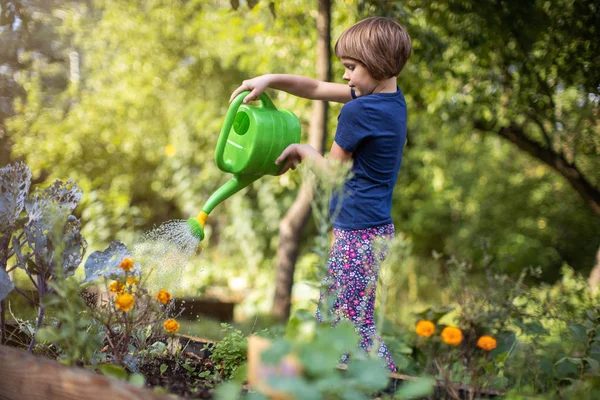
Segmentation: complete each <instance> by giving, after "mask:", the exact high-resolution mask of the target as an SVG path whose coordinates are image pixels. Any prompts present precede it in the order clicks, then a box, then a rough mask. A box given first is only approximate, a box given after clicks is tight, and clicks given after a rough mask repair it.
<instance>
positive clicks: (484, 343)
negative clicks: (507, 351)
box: [477, 335, 497, 351]
mask: <svg viewBox="0 0 600 400" xmlns="http://www.w3.org/2000/svg"><path fill="white" fill-rule="evenodd" d="M496 344H497V343H496V339H494V338H493V337H491V336H488V335H483V336H482V337H480V338H479V340H477V347H479V348H481V349H483V350H485V351H490V350H494V349H495V348H496Z"/></svg>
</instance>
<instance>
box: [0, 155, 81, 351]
mask: <svg viewBox="0 0 600 400" xmlns="http://www.w3.org/2000/svg"><path fill="white" fill-rule="evenodd" d="M30 185H31V171H30V170H29V168H28V167H27V166H26V165H25V164H24V163H22V162H19V163H15V164H11V165H7V166H6V167H3V168H0V188H1V190H0V271H2V272H0V300H2V302H1V304H0V305H1V308H0V323H1V324H2V341H4V340H5V336H6V334H5V329H4V318H5V307H4V297H6V295H7V294H8V293H9V292H10V291H11V290H13V289H14V290H17V291H18V292H19V293H20V294H21V295H23V296H24V297H26V298H27V299H28V300H29V301H30V302H31V303H32V304H33V305H35V306H36V307H37V308H38V314H37V319H36V330H38V329H39V328H40V327H41V325H42V321H43V318H44V314H45V311H46V307H45V305H44V304H43V303H42V298H43V297H44V296H45V295H47V294H49V293H51V292H52V290H53V289H52V288H51V287H50V284H49V282H50V281H51V280H53V279H56V277H57V274H58V273H59V274H60V276H62V277H64V278H66V277H69V276H71V275H73V273H74V272H75V269H76V268H77V267H78V266H79V264H80V263H81V261H82V259H83V256H84V254H85V251H86V248H87V243H86V241H85V239H84V238H83V236H82V235H81V233H80V230H81V224H80V221H79V220H78V219H77V218H76V217H75V216H74V215H72V212H73V210H74V209H75V208H76V207H77V205H78V203H79V201H80V199H81V190H80V189H79V187H78V186H77V185H76V184H75V182H73V181H72V180H68V181H67V182H66V183H63V182H61V181H58V180H57V181H55V182H54V183H53V184H52V185H50V186H49V187H47V188H46V189H45V190H43V191H39V190H37V189H36V191H35V192H33V193H32V194H29V195H28V192H29V187H30ZM23 213H25V215H24V216H22V214H23ZM9 259H14V265H12V266H8V261H9ZM17 268H19V269H21V270H23V271H24V272H25V273H26V275H27V276H28V277H29V280H30V281H31V283H32V284H33V286H34V287H35V289H36V290H37V298H31V297H29V296H28V295H27V294H26V293H24V292H23V291H21V290H20V289H19V288H16V287H15V286H14V284H13V283H12V282H10V280H9V277H8V275H7V274H6V272H10V271H13V270H15V269H17ZM34 345H35V338H33V339H32V340H31V343H30V345H29V349H30V350H31V349H32V348H33V346H34Z"/></svg>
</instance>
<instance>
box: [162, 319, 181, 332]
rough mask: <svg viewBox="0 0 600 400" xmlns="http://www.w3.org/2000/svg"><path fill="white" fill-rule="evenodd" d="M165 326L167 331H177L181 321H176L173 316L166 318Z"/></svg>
mask: <svg viewBox="0 0 600 400" xmlns="http://www.w3.org/2000/svg"><path fill="white" fill-rule="evenodd" d="M163 326H164V327H165V331H167V332H171V333H175V332H177V331H178V330H179V322H177V321H175V320H174V319H173V318H171V319H168V320H166V321H165V323H164V324H163Z"/></svg>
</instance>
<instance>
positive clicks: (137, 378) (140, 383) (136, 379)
mask: <svg viewBox="0 0 600 400" xmlns="http://www.w3.org/2000/svg"><path fill="white" fill-rule="evenodd" d="M129 383H131V384H132V385H133V386H137V387H144V385H146V377H144V375H142V374H137V373H136V374H131V376H129Z"/></svg>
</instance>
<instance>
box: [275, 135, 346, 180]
mask: <svg viewBox="0 0 600 400" xmlns="http://www.w3.org/2000/svg"><path fill="white" fill-rule="evenodd" d="M284 160H285V164H284V165H283V167H282V168H281V171H279V174H278V175H281V174H284V173H285V172H287V170H288V169H290V168H291V169H296V166H297V165H298V164H300V163H301V162H302V161H305V160H311V163H310V165H311V167H312V168H316V169H319V170H321V171H323V170H327V169H329V163H328V160H340V161H342V162H348V161H350V160H352V153H351V152H349V151H346V150H344V149H342V148H341V147H340V146H339V145H338V144H337V143H336V142H333V145H332V146H331V151H330V152H329V156H328V157H327V158H325V157H323V156H322V155H321V154H320V153H319V152H318V151H317V150H315V149H314V148H313V147H312V146H311V145H308V144H291V145H289V146H288V147H286V148H285V150H283V152H282V153H281V155H280V156H279V157H278V158H277V160H275V164H277V165H279V164H280V163H281V162H282V161H284Z"/></svg>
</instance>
